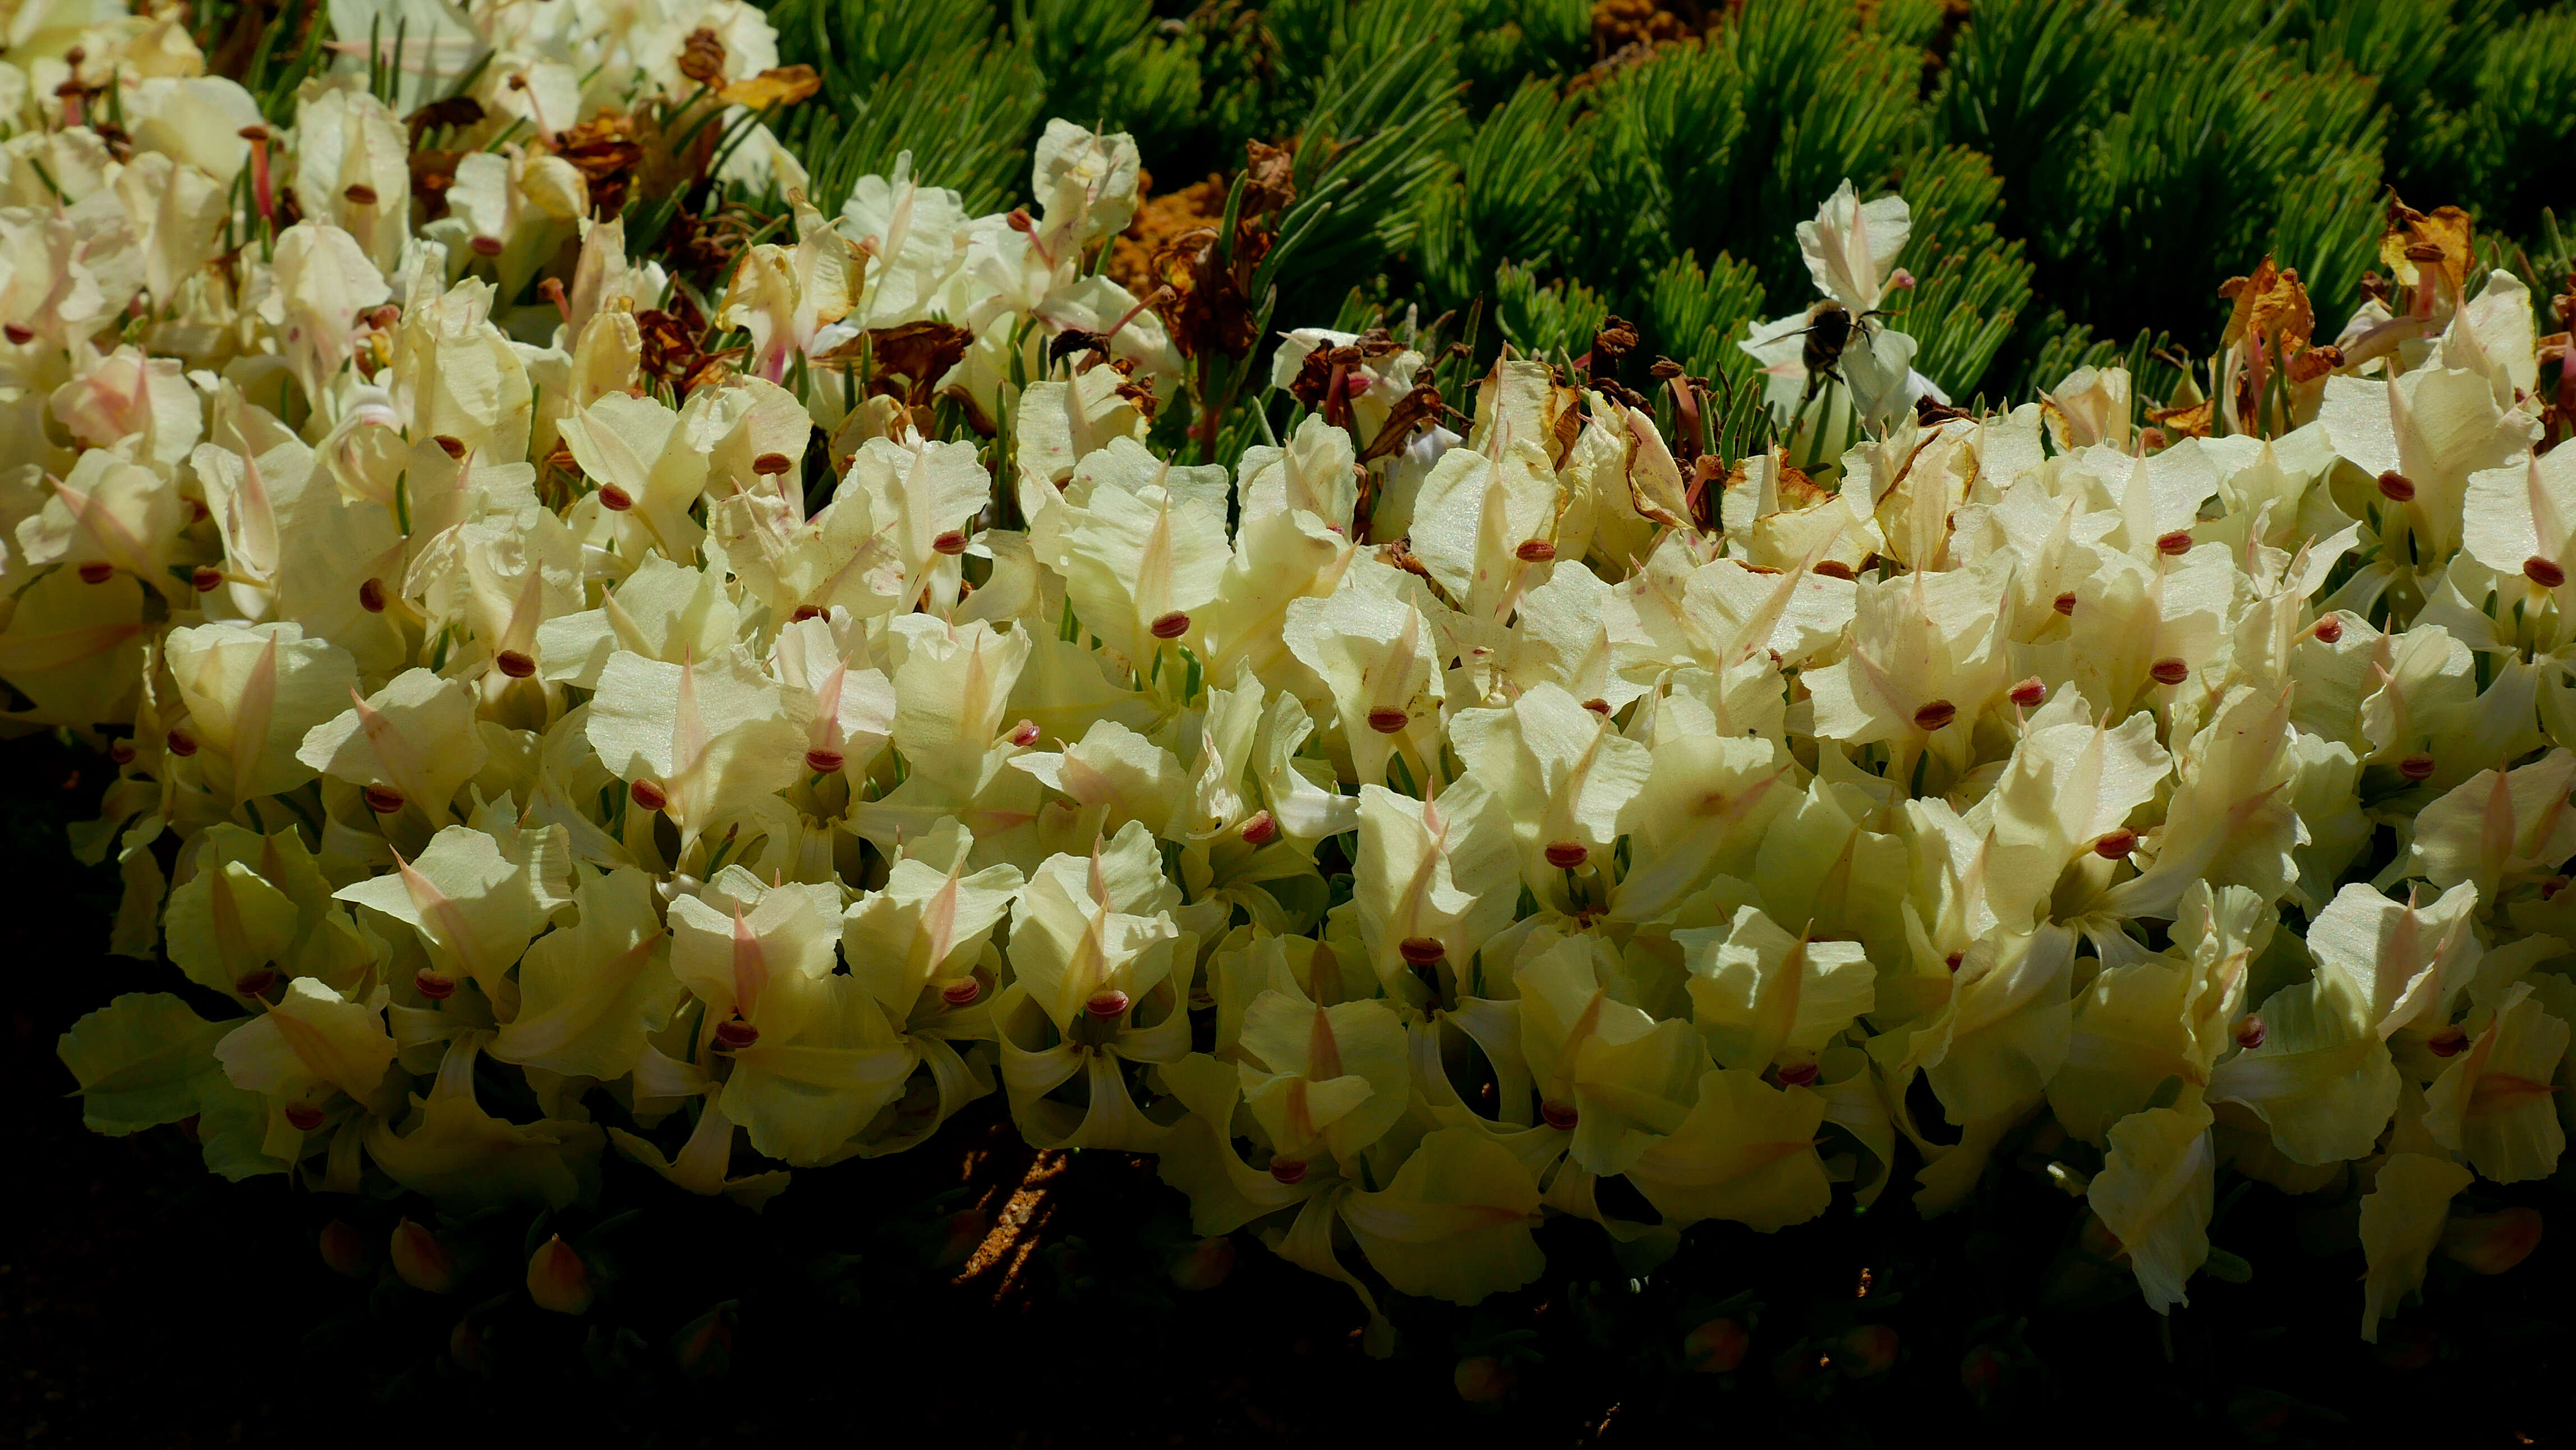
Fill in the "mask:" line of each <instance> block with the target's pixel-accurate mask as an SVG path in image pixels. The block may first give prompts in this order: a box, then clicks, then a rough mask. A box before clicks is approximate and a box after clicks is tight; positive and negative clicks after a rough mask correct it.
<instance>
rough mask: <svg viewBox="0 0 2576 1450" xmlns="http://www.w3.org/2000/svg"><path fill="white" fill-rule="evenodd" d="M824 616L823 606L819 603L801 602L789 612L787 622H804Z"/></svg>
mask: <svg viewBox="0 0 2576 1450" xmlns="http://www.w3.org/2000/svg"><path fill="white" fill-rule="evenodd" d="M822 617H823V606H821V605H819V604H799V605H797V606H796V607H795V608H794V609H791V610H789V611H788V612H787V622H788V623H789V624H803V623H804V622H805V621H807V620H809V619H821V618H822Z"/></svg>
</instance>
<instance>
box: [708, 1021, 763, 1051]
mask: <svg viewBox="0 0 2576 1450" xmlns="http://www.w3.org/2000/svg"><path fill="white" fill-rule="evenodd" d="M714 1036H715V1042H716V1046H718V1047H721V1048H723V1049H724V1050H725V1051H727V1052H740V1051H742V1050H743V1049H744V1048H746V1047H749V1046H751V1045H752V1044H753V1043H755V1042H758V1041H759V1040H760V1029H759V1028H757V1027H754V1026H752V1025H751V1024H750V1023H748V1022H745V1021H743V1020H742V1019H741V1018H739V1017H733V1018H728V1019H726V1020H725V1021H722V1022H719V1023H717V1024H716V1030H715V1033H714Z"/></svg>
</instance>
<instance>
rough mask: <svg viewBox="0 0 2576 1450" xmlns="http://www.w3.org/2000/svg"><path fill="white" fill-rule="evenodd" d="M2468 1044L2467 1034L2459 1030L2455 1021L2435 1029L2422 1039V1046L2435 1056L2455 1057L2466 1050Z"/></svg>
mask: <svg viewBox="0 0 2576 1450" xmlns="http://www.w3.org/2000/svg"><path fill="white" fill-rule="evenodd" d="M2468 1045H2469V1034H2468V1033H2467V1032H2465V1031H2463V1030H2461V1028H2460V1026H2459V1024H2458V1023H2456V1022H2455V1023H2453V1024H2451V1025H2450V1026H2448V1027H2442V1028H2437V1029H2435V1031H2434V1033H2433V1035H2432V1036H2430V1037H2427V1038H2425V1039H2424V1046H2425V1047H2426V1048H2427V1049H2428V1050H2430V1051H2431V1052H2432V1054H2433V1055H2434V1056H2435V1057H2457V1056H2459V1055H2460V1054H2461V1053H2462V1052H2463V1051H2466V1050H2467V1048H2468Z"/></svg>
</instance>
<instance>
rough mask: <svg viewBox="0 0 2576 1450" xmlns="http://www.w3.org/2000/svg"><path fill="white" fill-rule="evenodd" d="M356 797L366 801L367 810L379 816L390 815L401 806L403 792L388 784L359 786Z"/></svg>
mask: <svg viewBox="0 0 2576 1450" xmlns="http://www.w3.org/2000/svg"><path fill="white" fill-rule="evenodd" d="M358 797H359V799H361V800H364V801H365V802H366V803H367V809H368V810H371V811H374V812H375V813H376V814H377V815H380V816H390V815H392V814H393V813H394V812H396V811H399V810H401V809H402V808H403V793H402V792H401V791H398V790H396V789H394V788H393V787H392V786H389V785H370V786H361V787H359V789H358Z"/></svg>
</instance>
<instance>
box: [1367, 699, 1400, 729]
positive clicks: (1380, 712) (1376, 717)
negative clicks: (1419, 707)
mask: <svg viewBox="0 0 2576 1450" xmlns="http://www.w3.org/2000/svg"><path fill="white" fill-rule="evenodd" d="M1407 718H1408V717H1407V716H1406V715H1405V713H1404V712H1403V711H1402V710H1398V709H1396V708H1394V707H1393V706H1390V705H1380V706H1378V707H1377V708H1376V709H1374V710H1371V711H1369V712H1368V726H1369V728H1370V729H1371V730H1374V731H1376V732H1377V733H1378V734H1380V735H1394V734H1397V733H1399V732H1401V731H1402V730H1403V729H1404V726H1405V723H1406V720H1407Z"/></svg>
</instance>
